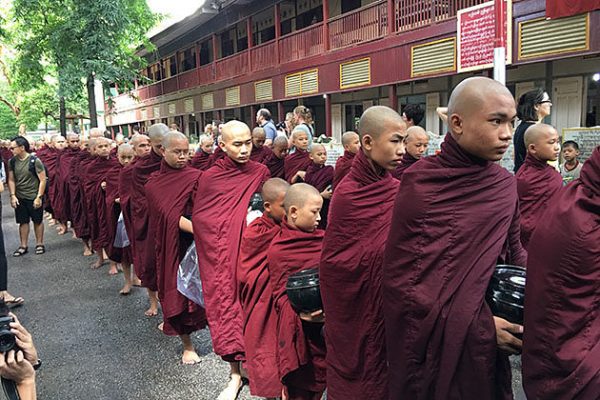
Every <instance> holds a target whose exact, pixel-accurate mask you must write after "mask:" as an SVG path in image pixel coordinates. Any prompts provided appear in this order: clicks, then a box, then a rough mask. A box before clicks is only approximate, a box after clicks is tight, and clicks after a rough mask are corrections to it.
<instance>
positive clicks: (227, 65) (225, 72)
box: [215, 51, 249, 81]
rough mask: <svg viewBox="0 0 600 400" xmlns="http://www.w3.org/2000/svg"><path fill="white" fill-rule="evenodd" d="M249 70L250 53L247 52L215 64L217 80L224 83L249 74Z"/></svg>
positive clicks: (222, 59)
mask: <svg viewBox="0 0 600 400" xmlns="http://www.w3.org/2000/svg"><path fill="white" fill-rule="evenodd" d="M248 70H249V68H248V53H247V51H242V52H240V53H236V54H234V55H231V56H229V57H225V58H221V59H220V60H217V62H216V63H215V79H216V80H217V81H222V80H224V79H229V78H234V77H236V76H240V75H244V74H245V73H246V72H249V71H248Z"/></svg>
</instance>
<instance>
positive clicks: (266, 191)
mask: <svg viewBox="0 0 600 400" xmlns="http://www.w3.org/2000/svg"><path fill="white" fill-rule="evenodd" d="M289 188H290V184H289V183H287V182H286V181H284V180H283V179H281V178H271V179H269V180H268V181H266V182H265V184H264V185H263V187H262V191H261V193H260V194H261V195H262V198H263V203H264V208H265V212H264V213H265V215H266V216H267V217H269V218H271V219H273V220H274V221H275V222H277V223H280V222H281V220H283V217H285V207H284V200H285V195H286V193H287V191H288V189H289Z"/></svg>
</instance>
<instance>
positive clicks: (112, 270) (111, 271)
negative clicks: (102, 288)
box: [108, 263, 119, 275]
mask: <svg viewBox="0 0 600 400" xmlns="http://www.w3.org/2000/svg"><path fill="white" fill-rule="evenodd" d="M118 273H119V270H118V269H117V264H115V263H110V269H109V270H108V274H109V275H117V274H118Z"/></svg>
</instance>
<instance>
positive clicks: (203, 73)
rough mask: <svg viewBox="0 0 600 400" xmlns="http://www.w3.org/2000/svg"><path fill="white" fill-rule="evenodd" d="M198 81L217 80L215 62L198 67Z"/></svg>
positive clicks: (208, 81) (202, 82) (203, 82)
mask: <svg viewBox="0 0 600 400" xmlns="http://www.w3.org/2000/svg"><path fill="white" fill-rule="evenodd" d="M198 81H199V82H200V83H201V84H206V83H212V82H214V81H215V64H214V63H210V64H206V65H202V66H200V68H198Z"/></svg>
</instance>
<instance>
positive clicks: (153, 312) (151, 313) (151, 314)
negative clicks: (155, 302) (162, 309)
mask: <svg viewBox="0 0 600 400" xmlns="http://www.w3.org/2000/svg"><path fill="white" fill-rule="evenodd" d="M144 315H145V316H146V317H156V316H157V315H158V308H156V307H150V308H149V309H147V310H146V311H145V312H144Z"/></svg>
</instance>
